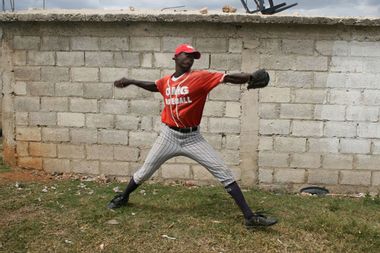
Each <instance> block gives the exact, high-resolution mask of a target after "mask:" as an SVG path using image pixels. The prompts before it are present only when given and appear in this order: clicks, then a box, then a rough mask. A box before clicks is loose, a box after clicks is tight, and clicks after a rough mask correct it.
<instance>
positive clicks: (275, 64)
mask: <svg viewBox="0 0 380 253" xmlns="http://www.w3.org/2000/svg"><path fill="white" fill-rule="evenodd" d="M259 57H260V66H261V67H262V68H265V69H269V70H296V56H294V55H288V56H279V55H269V54H261V55H260V56H259ZM298 70H301V69H298ZM302 70H303V69H302ZM306 70H307V69H306Z"/></svg>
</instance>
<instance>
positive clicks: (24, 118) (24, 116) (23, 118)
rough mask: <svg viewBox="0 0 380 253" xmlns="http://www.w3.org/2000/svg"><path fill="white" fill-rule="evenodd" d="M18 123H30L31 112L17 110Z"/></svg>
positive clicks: (18, 124)
mask: <svg viewBox="0 0 380 253" xmlns="http://www.w3.org/2000/svg"><path fill="white" fill-rule="evenodd" d="M15 117H16V125H17V126H27V125H28V124H29V114H28V113H27V112H15Z"/></svg>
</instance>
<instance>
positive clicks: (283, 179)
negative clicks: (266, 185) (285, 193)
mask: <svg viewBox="0 0 380 253" xmlns="http://www.w3.org/2000/svg"><path fill="white" fill-rule="evenodd" d="M274 181H275V182H278V183H299V184H301V183H304V182H305V170H304V169H278V170H275V172H274Z"/></svg>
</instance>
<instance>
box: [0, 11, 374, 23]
mask: <svg viewBox="0 0 380 253" xmlns="http://www.w3.org/2000/svg"><path fill="white" fill-rule="evenodd" d="M0 22H1V23H8V22H164V23H166V22H167V23H174V22H177V23H225V24H284V25H345V26H380V18H378V17H317V16H298V15H279V14H276V15H273V16H265V15H261V14H260V15H259V14H245V13H243V14H242V13H233V14H229V13H221V12H217V11H214V12H212V11H210V12H209V13H208V14H200V13H199V12H198V11H186V12H184V11H181V12H173V11H157V10H145V11H130V10H118V11H116V10H114V11H112V10H62V9H60V10H30V11H18V12H3V13H0Z"/></svg>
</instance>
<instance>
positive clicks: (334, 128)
mask: <svg viewBox="0 0 380 253" xmlns="http://www.w3.org/2000/svg"><path fill="white" fill-rule="evenodd" d="M324 135H325V136H328V137H355V136H356V123H351V122H334V121H331V122H326V123H325V130H324ZM359 136H360V134H359Z"/></svg>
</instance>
